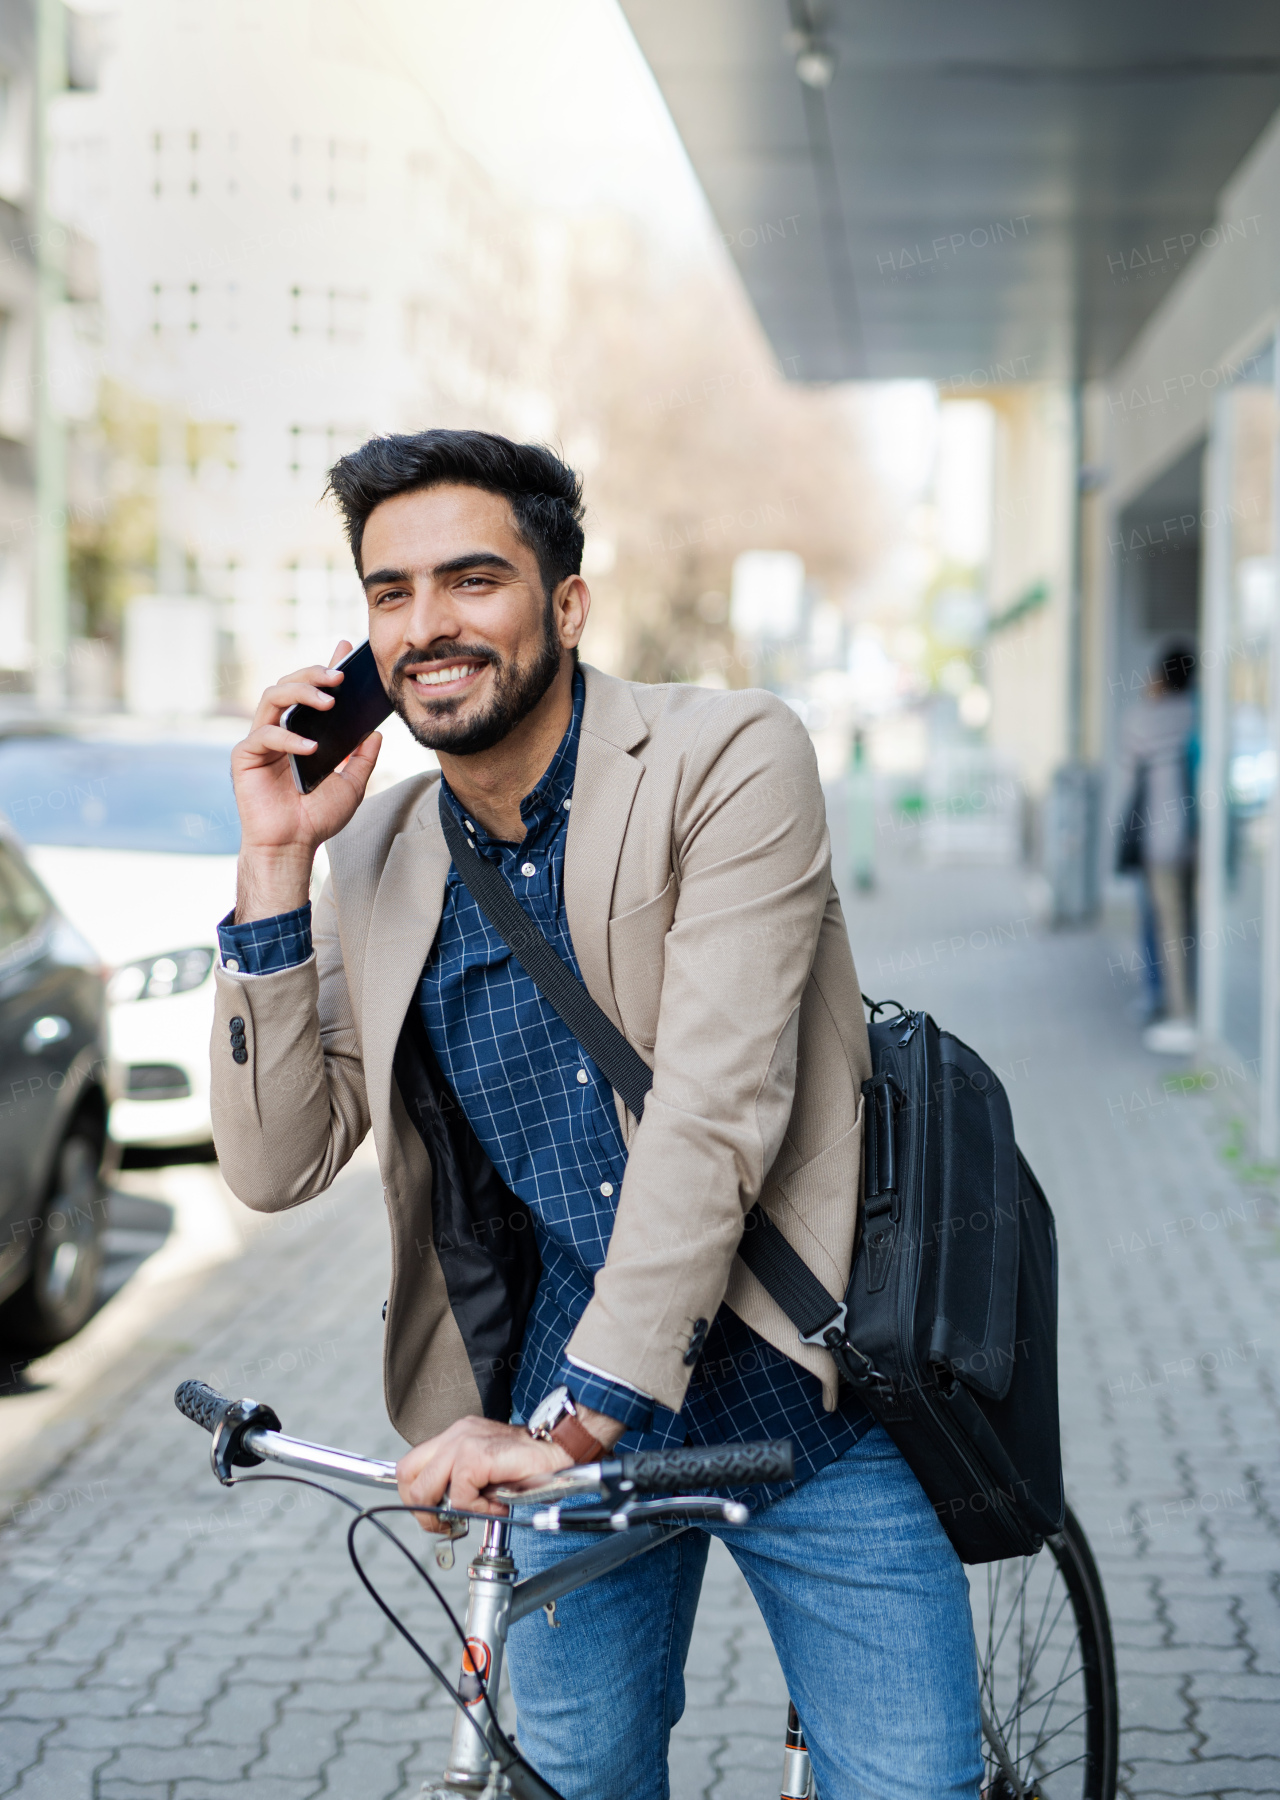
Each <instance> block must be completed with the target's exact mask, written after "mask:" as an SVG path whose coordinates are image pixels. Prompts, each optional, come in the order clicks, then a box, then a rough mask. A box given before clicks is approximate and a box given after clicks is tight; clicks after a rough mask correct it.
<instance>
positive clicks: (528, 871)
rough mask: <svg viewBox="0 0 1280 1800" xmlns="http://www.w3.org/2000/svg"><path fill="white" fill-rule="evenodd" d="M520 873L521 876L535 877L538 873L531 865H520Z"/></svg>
mask: <svg viewBox="0 0 1280 1800" xmlns="http://www.w3.org/2000/svg"><path fill="white" fill-rule="evenodd" d="M520 873H521V874H522V875H536V874H537V873H538V871H537V870H536V869H535V868H534V866H533V864H532V863H521V864H520Z"/></svg>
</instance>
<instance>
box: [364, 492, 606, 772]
mask: <svg viewBox="0 0 1280 1800" xmlns="http://www.w3.org/2000/svg"><path fill="white" fill-rule="evenodd" d="M361 560H362V561H363V564H364V569H365V575H364V589H365V596H366V598H367V600H368V602H369V642H370V645H371V646H372V649H373V654H374V658H375V660H376V662H377V664H378V670H379V673H380V674H381V676H382V680H383V683H384V685H385V686H386V689H387V693H388V694H389V695H390V697H391V699H392V701H393V703H394V705H395V708H396V711H397V712H398V713H399V714H400V717H401V718H402V719H403V720H404V722H405V724H406V725H407V726H408V727H409V729H410V731H411V732H412V733H413V735H414V737H416V738H417V740H418V742H419V743H420V744H424V745H425V746H426V747H427V748H428V749H431V750H443V751H446V752H448V753H451V754H453V755H454V756H468V755H474V754H475V753H476V752H477V751H482V750H488V749H491V748H492V747H493V745H494V744H496V743H499V742H500V741H501V740H502V739H503V738H504V737H506V736H507V734H508V733H509V732H510V731H511V730H512V729H513V727H514V726H515V725H517V724H518V723H519V722H520V720H521V719H523V718H524V717H526V716H527V714H528V713H530V712H531V711H532V710H533V708H534V707H535V706H536V705H537V704H538V702H539V700H541V699H542V697H543V695H544V694H545V693H546V691H547V689H548V688H549V687H550V686H551V683H552V682H553V681H554V680H555V677H556V675H557V673H558V672H559V669H560V666H561V660H562V656H563V654H564V652H565V651H567V650H568V649H570V648H571V647H572V646H573V645H574V644H575V643H576V642H577V640H578V637H579V636H580V634H581V630H582V626H583V624H585V622H586V607H587V604H589V601H587V600H586V598H585V597H586V589H585V587H584V586H583V584H582V582H581V580H580V579H577V578H573V579H572V580H571V581H570V582H567V583H564V582H562V583H561V585H560V588H558V589H557V590H556V595H555V596H554V597H553V600H551V601H548V599H547V596H546V594H545V592H544V590H543V586H542V577H541V574H540V573H539V570H538V559H537V557H536V556H535V555H534V553H533V551H532V550H531V549H530V548H529V547H528V545H527V544H525V543H523V542H522V541H521V540H520V538H519V537H518V536H517V535H516V530H515V525H514V522H513V520H512V518H511V512H510V508H509V507H508V505H507V502H506V501H505V500H504V499H502V497H501V496H500V495H498V494H489V493H485V492H484V491H483V490H482V489H480V488H473V487H459V486H442V487H433V488H426V489H421V490H418V491H415V492H413V493H408V494H398V495H396V497H395V498H394V499H392V500H384V501H383V502H382V504H381V505H380V506H377V507H375V508H374V510H373V511H372V512H371V513H370V514H369V517H368V519H367V520H366V522H365V528H364V540H363V544H362V558H361ZM579 589H580V590H581V598H579V596H578V594H577V590H579ZM566 601H567V602H568V604H566Z"/></svg>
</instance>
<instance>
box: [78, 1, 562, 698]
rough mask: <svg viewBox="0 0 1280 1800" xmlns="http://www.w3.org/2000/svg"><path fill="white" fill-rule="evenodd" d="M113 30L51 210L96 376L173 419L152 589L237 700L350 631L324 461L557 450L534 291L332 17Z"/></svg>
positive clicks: (500, 227)
mask: <svg viewBox="0 0 1280 1800" xmlns="http://www.w3.org/2000/svg"><path fill="white" fill-rule="evenodd" d="M111 30H112V34H113V42H112V46H111V49H110V51H109V53H108V54H107V56H106V57H105V60H104V62H103V65H102V68H101V75H100V87H99V89H98V91H97V92H95V93H92V94H73V95H67V96H66V97H65V98H64V99H63V100H62V101H61V103H60V107H59V113H58V119H57V136H58V142H59V165H58V179H57V183H56V190H55V193H56V203H57V206H58V209H59V212H60V214H61V216H62V217H64V218H65V219H66V220H67V222H68V224H70V225H73V226H75V227H76V228H77V229H78V230H80V231H81V232H83V233H84V234H85V235H86V236H88V237H91V238H92V239H94V240H95V241H96V242H97V243H98V244H100V245H101V296H102V332H103V368H104V372H105V373H106V375H107V376H108V377H109V378H110V379H111V380H113V381H115V382H117V383H119V384H121V386H122V387H123V388H124V389H126V390H127V391H129V392H130V393H131V394H134V395H137V396H139V397H140V398H141V399H143V400H144V401H147V402H150V403H152V404H155V405H158V406H159V407H160V408H161V410H162V417H161V425H160V429H159V433H158V436H159V451H158V457H157V463H158V466H157V468H156V469H155V472H154V479H155V483H156V499H157V506H158V515H159V520H160V529H159V533H158V540H159V541H158V544H157V552H156V562H157V572H156V580H157V586H158V588H159V590H160V591H161V592H164V593H166V594H173V595H183V594H185V595H198V596H203V597H205V598H206V599H207V600H210V601H212V602H214V603H216V608H217V623H218V625H219V628H220V630H221V632H222V633H223V637H222V644H223V671H222V683H221V686H222V694H223V701H222V703H223V704H224V705H226V704H236V703H239V704H244V703H245V702H247V701H249V700H250V699H251V698H252V697H253V696H254V695H256V693H257V692H258V691H259V690H260V689H261V687H262V686H263V685H264V684H265V683H266V682H267V681H268V680H271V679H273V678H274V677H275V676H277V675H278V674H279V673H281V672H282V671H283V670H285V669H288V668H291V667H294V666H296V665H297V664H298V663H299V662H300V661H305V660H310V659H311V658H312V657H316V656H327V655H328V653H329V652H330V651H331V650H332V648H333V644H334V642H335V641H336V639H337V638H338V637H339V636H340V635H346V636H349V637H353V638H358V637H359V636H362V635H363V634H364V633H363V626H362V618H363V607H362V602H361V599H360V594H359V589H358V586H357V584H356V581H355V577H354V571H353V569H352V566H351V559H350V556H349V553H348V551H347V549H346V545H345V543H344V541H343V538H342V534H341V531H340V529H339V527H338V523H337V519H336V515H335V512H334V510H333V508H332V506H331V505H326V506H321V505H320V504H319V501H320V495H321V492H322V490H323V487H324V483H325V473H326V470H327V469H328V468H329V466H330V464H331V463H332V462H333V460H334V459H335V457H337V456H339V455H340V454H342V452H344V451H346V450H349V449H351V448H353V447H354V446H355V445H357V444H359V443H360V442H362V441H363V440H364V439H365V438H366V437H368V436H369V435H371V434H372V433H374V432H379V431H403V430H415V429H421V428H423V427H425V426H427V425H432V424H450V425H460V424H467V425H477V426H488V427H491V428H493V429H498V430H507V431H516V432H521V433H525V434H528V433H533V432H542V431H545V430H546V429H547V427H548V424H549V422H550V421H549V415H548V408H547V405H546V402H545V401H544V400H543V399H542V398H541V397H540V395H539V394H538V392H537V391H536V388H535V386H534V384H533V382H532V380H531V378H530V373H529V371H530V369H531V367H533V366H534V350H533V346H532V337H533V327H532V314H533V311H534V306H533V296H534V294H535V291H536V284H535V283H534V282H532V281H531V279H530V277H529V260H528V255H527V250H526V243H525V239H524V237H523V236H522V228H521V226H520V224H519V222H518V220H517V218H516V217H515V216H514V214H513V213H512V211H511V210H510V209H508V208H506V207H505V206H504V205H503V204H502V202H501V201H500V200H499V199H498V198H497V197H496V196H495V194H494V192H493V190H492V187H491V185H490V184H489V182H488V180H487V178H486V177H485V176H484V175H483V174H482V173H481V171H480V170H479V169H478V168H477V166H476V165H475V164H474V163H473V162H472V161H471V160H470V159H468V158H467V157H466V156H465V155H464V154H463V153H462V152H461V151H460V150H459V149H458V147H457V145H456V144H455V143H454V142H453V141H452V140H451V139H450V137H449V136H448V134H447V132H446V131H445V129H444V127H443V126H442V124H441V123H440V121H439V117H438V114H437V112H436V110H435V108H434V106H433V104H432V102H431V100H430V99H429V97H428V95H427V94H426V93H425V91H424V90H423V88H422V87H421V85H420V84H418V83H417V82H416V81H415V78H414V74H413V65H414V57H413V55H412V54H410V53H408V52H407V51H406V52H405V53H403V54H401V53H400V51H399V48H398V46H396V45H395V44H394V43H390V42H388V41H387V40H386V38H385V36H383V35H382V34H381V33H380V32H373V31H371V30H370V28H369V27H368V26H367V25H366V24H365V22H364V20H363V19H362V16H361V13H360V11H359V10H358V9H357V8H356V7H354V6H349V5H346V4H345V0H273V3H272V4H271V5H270V6H262V5H258V4H253V3H252V0H227V3H225V4H223V5H221V6H218V7H208V6H202V5H198V4H197V3H196V0H125V4H123V5H122V6H120V7H119V9H118V10H117V11H116V12H115V13H114V14H113V18H112V25H111ZM175 673H176V671H175Z"/></svg>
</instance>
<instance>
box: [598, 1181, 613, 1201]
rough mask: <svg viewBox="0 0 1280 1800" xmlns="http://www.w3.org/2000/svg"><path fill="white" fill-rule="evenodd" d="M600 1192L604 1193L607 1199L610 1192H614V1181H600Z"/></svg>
mask: <svg viewBox="0 0 1280 1800" xmlns="http://www.w3.org/2000/svg"><path fill="white" fill-rule="evenodd" d="M600 1192H601V1193H602V1194H603V1195H604V1197H605V1199H606V1200H607V1199H608V1198H609V1196H610V1194H612V1192H613V1183H612V1182H611V1181H602V1182H601V1183H600Z"/></svg>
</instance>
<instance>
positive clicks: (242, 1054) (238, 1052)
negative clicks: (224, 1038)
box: [231, 1044, 249, 1063]
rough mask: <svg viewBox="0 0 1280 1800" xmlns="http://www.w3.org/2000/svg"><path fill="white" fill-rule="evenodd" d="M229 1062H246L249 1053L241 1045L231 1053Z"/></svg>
mask: <svg viewBox="0 0 1280 1800" xmlns="http://www.w3.org/2000/svg"><path fill="white" fill-rule="evenodd" d="M231 1060H232V1061H233V1062H238V1063H247V1062H248V1060H249V1052H248V1051H247V1050H246V1049H245V1048H244V1046H243V1044H242V1045H240V1046H238V1047H237V1048H236V1049H235V1050H233V1051H232V1052H231Z"/></svg>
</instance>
